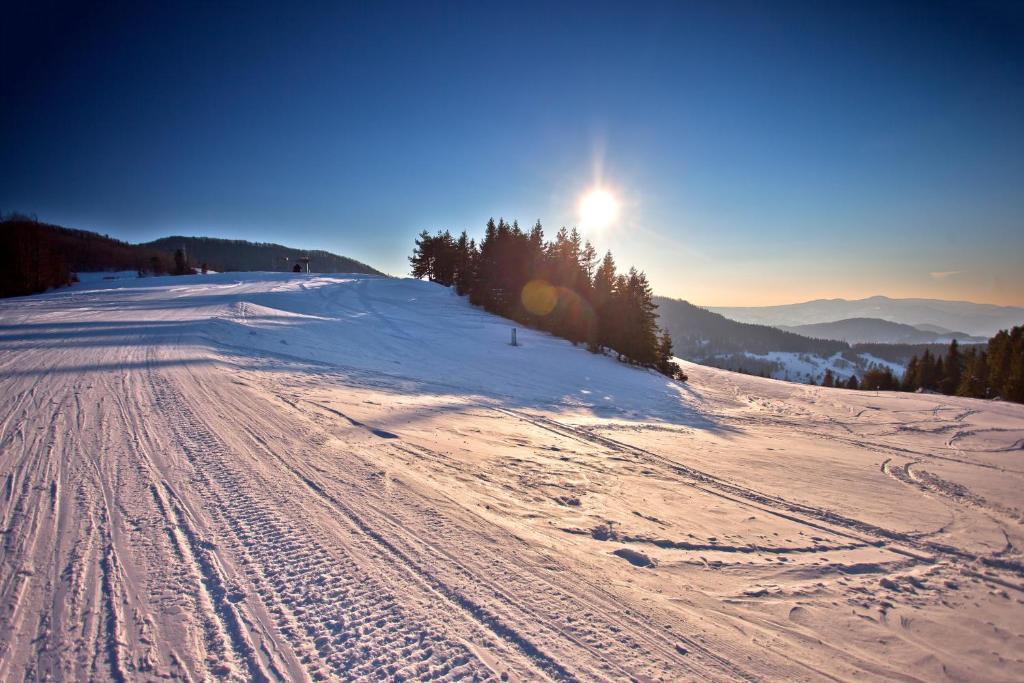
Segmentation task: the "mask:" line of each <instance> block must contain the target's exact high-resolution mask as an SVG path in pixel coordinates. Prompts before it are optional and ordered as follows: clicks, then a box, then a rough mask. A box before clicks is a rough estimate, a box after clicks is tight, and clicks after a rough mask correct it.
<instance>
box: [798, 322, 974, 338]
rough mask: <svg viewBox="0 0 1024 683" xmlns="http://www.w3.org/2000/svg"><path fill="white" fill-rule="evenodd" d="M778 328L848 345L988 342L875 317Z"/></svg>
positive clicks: (964, 334) (936, 328) (965, 334)
mask: <svg viewBox="0 0 1024 683" xmlns="http://www.w3.org/2000/svg"><path fill="white" fill-rule="evenodd" d="M779 329H781V330H785V331H787V332H793V333H796V334H802V335H804V336H806V337H814V338H817V339H837V340H840V341H844V342H847V343H849V344H858V343H860V344H863V343H874V344H942V343H946V344H948V343H949V342H950V341H951V340H953V339H956V340H957V341H958V342H960V343H962V344H964V343H979V342H985V341H988V339H987V338H986V337H979V336H972V335H969V334H967V333H965V332H956V331H953V330H946V329H943V328H941V327H939V326H937V325H924V326H915V325H905V324H903V323H894V322H891V321H888V320H880V319H878V318H847V319H846V320H836V321H835V322H830V323H812V324H810V325H794V326H779Z"/></svg>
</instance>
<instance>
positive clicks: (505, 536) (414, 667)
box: [0, 273, 1024, 681]
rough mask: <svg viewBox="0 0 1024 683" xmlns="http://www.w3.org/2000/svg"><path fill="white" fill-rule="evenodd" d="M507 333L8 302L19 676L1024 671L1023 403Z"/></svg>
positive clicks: (7, 460)
mask: <svg viewBox="0 0 1024 683" xmlns="http://www.w3.org/2000/svg"><path fill="white" fill-rule="evenodd" d="M510 327H511V323H509V322H508V321H506V320H503V319H501V318H498V317H495V316H492V315H489V314H487V313H484V312H482V311H480V310H477V309H474V308H472V307H470V306H469V305H468V303H467V302H466V301H465V300H464V299H460V298H458V297H456V296H455V295H454V294H453V293H452V292H451V291H449V290H447V289H444V288H442V287H439V286H436V285H431V284H428V283H425V282H419V281H412V280H400V279H385V278H378V277H368V276H330V277H326V276H309V275H291V274H287V275H285V274H259V273H253V274H237V273H229V274H220V275H208V276H187V277H179V278H147V279H119V280H102V279H100V280H92V281H89V282H82V283H80V284H78V285H76V286H75V287H73V288H71V289H66V290H61V291H58V292H54V293H50V294H45V295H39V296H33V297H25V298H19V299H11V300H6V301H4V302H0V349H2V351H0V390H2V391H0V405H2V410H0V515H2V524H0V530H2V532H3V537H2V543H3V553H2V555H0V590H2V602H0V609H2V610H3V615H2V619H0V680H4V681H9V680H23V679H28V680H40V679H51V678H52V679H54V680H62V679H63V680H96V679H114V680H136V679H139V680H150V679H156V678H164V677H177V678H184V679H189V680H288V681H302V680H331V679H352V678H365V679H414V680H423V679H456V678H469V679H472V678H473V677H477V678H484V679H486V678H493V679H499V678H504V677H508V678H511V679H513V680H517V679H529V680H536V679H545V678H548V679H566V680H573V679H576V680H615V681H619V680H628V679H637V680H695V679H712V680H819V679H828V678H839V679H863V678H870V679H900V680H912V679H917V680H930V681H935V680H989V681H1019V680H1022V679H1024V592H1022V588H1024V563H1022V555H1021V548H1024V512H1022V507H1024V503H1022V493H1021V492H1022V491H1024V457H1022V456H1024V451H1022V446H1024V406H1020V405H1011V404H1006V403H998V402H982V401H976V400H970V399H958V398H947V397H942V396H929V395H914V394H907V395H901V394H890V393H881V394H876V393H874V392H853V391H846V390H839V389H824V388H819V387H809V386H802V385H797V384H790V383H785V382H778V381H773V380H767V379H759V378H755V377H748V376H743V375H738V374H732V373H729V372H724V371H720V370H716V369H712V368H706V367H701V366H697V365H692V364H688V363H683V365H684V368H685V370H686V372H687V373H688V374H689V376H690V381H689V382H687V383H685V384H679V383H675V382H672V381H669V380H667V379H665V378H664V377H661V376H659V375H656V374H654V373H651V372H648V371H645V370H638V369H635V368H631V367H627V366H625V365H623V364H620V363H617V362H616V361H615V360H614V359H612V358H609V357H605V356H598V355H593V354H590V353H588V352H587V351H586V350H585V349H584V348H583V347H574V346H572V345H571V344H569V343H567V342H565V341H562V340H558V339H555V338H553V337H550V336H548V335H544V334H541V333H537V332H531V331H528V330H523V329H520V330H519V335H518V336H519V341H520V345H519V346H511V345H509V343H508V340H509V334H510V329H509V328H510Z"/></svg>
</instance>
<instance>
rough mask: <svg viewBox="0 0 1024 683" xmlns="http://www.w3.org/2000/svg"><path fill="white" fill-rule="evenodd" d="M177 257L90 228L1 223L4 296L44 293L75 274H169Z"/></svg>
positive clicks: (0, 283)
mask: <svg viewBox="0 0 1024 683" xmlns="http://www.w3.org/2000/svg"><path fill="white" fill-rule="evenodd" d="M173 263H174V259H173V256H172V254H170V253H167V252H165V251H162V250H160V249H156V248H153V247H146V246H139V245H135V244H129V243H127V242H122V241H120V240H116V239H113V238H110V237H107V236H106V235H100V234H98V233H95V232H89V231H88V230H75V229H72V228H64V227H61V226H59V225H49V224H47V223H39V222H38V221H35V220H32V219H29V218H23V217H20V216H15V217H12V218H7V219H4V220H0V296H20V295H23V294H34V293H36V292H44V291H46V290H47V289H50V288H51V287H61V286H63V285H67V284H70V283H71V281H72V278H73V275H74V273H84V272H89V271H101V270H150V271H159V272H168V271H170V269H171V268H172V265H173Z"/></svg>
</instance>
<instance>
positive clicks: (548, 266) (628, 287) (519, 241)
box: [409, 219, 685, 379]
mask: <svg viewBox="0 0 1024 683" xmlns="http://www.w3.org/2000/svg"><path fill="white" fill-rule="evenodd" d="M409 262H410V264H411V266H412V275H413V277H417V278H424V277H425V278H427V279H428V280H430V281H431V282H437V283H440V284H442V285H445V286H448V287H452V286H454V287H455V290H456V292H458V293H459V294H460V295H468V296H469V300H470V302H472V303H473V304H474V305H477V306H481V307H483V308H485V309H486V310H488V311H491V312H492V313H497V314H498V315H502V316H504V317H507V318H511V319H512V320H516V321H519V322H521V323H523V324H524V325H528V326H530V327H535V328H538V329H542V330H546V331H548V332H551V333H552V334H555V335H558V336H560V337H563V338H565V339H568V340H570V341H572V342H573V343H574V344H578V343H586V344H587V346H588V348H589V349H590V350H591V351H593V352H595V353H597V352H599V351H600V350H601V349H603V348H607V349H611V350H613V351H615V352H617V353H618V354H619V357H620V359H622V360H624V361H628V362H631V363H635V364H638V365H643V366H645V367H651V368H656V369H657V370H659V371H660V372H662V373H664V374H665V375H668V376H670V377H675V378H679V379H685V376H684V375H683V374H682V371H681V370H680V369H679V366H678V365H676V364H675V363H674V362H673V361H672V340H671V337H669V335H668V333H666V332H663V331H660V330H659V329H658V324H657V320H658V317H657V313H656V311H657V305H656V304H655V303H654V302H653V300H652V299H653V292H652V291H651V286H650V283H649V282H648V281H647V277H646V276H645V275H644V273H643V272H640V271H637V270H636V269H635V268H630V270H629V272H627V273H619V272H617V270H616V265H615V259H614V258H613V257H612V254H611V252H610V251H609V252H608V253H606V254H605V255H604V258H603V259H599V258H598V255H597V252H596V250H595V249H594V247H593V246H592V245H591V244H590V242H584V241H583V239H582V238H581V236H580V234H579V232H578V231H577V230H576V228H573V229H572V230H567V229H566V228H564V227H563V228H561V229H560V230H559V231H558V233H557V234H556V235H555V239H554V240H553V241H545V239H544V228H543V226H542V225H541V223H540V221H537V223H536V224H535V225H534V226H533V227H532V228H531V229H530V230H529V231H524V230H522V229H521V228H520V227H519V224H518V222H516V221H513V222H512V223H511V224H510V223H506V222H505V220H504V219H502V220H499V221H498V222H497V223H495V222H494V219H491V220H489V221H488V222H487V228H486V230H485V232H484V237H483V240H481V242H480V244H479V246H478V245H477V244H476V241H475V240H473V239H470V238H469V237H468V235H467V234H466V233H465V232H462V234H460V235H459V236H458V237H454V236H452V234H451V233H450V232H449V231H447V230H445V231H438V233H437V234H436V235H431V234H430V233H428V232H426V231H423V232H421V233H420V235H419V237H417V238H416V245H415V248H414V250H413V254H412V256H410V257H409Z"/></svg>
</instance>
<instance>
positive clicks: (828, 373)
mask: <svg viewBox="0 0 1024 683" xmlns="http://www.w3.org/2000/svg"><path fill="white" fill-rule="evenodd" d="M835 385H836V378H835V375H833V374H832V368H825V376H824V377H823V378H822V380H821V386H823V387H834V386H835Z"/></svg>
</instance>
